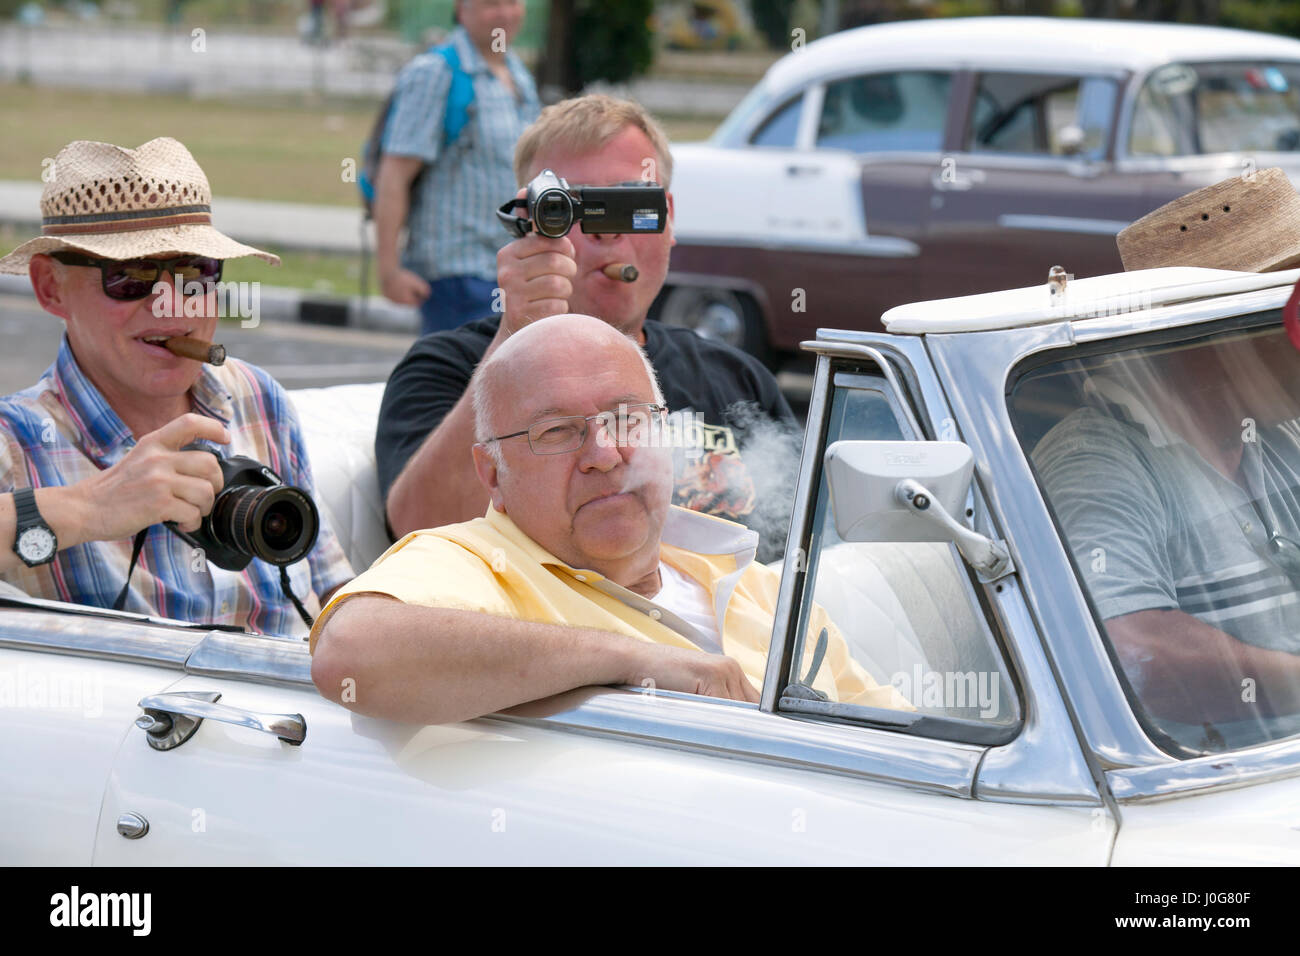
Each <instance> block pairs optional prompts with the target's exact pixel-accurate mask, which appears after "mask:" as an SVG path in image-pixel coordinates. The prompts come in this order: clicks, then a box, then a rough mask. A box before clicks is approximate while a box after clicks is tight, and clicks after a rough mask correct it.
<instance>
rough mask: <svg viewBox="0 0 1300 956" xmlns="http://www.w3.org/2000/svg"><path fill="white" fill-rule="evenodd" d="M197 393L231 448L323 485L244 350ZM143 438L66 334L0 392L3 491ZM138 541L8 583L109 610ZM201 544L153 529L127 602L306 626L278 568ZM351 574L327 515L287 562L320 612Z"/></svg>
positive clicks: (273, 391) (274, 392)
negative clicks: (20, 383)
mask: <svg viewBox="0 0 1300 956" xmlns="http://www.w3.org/2000/svg"><path fill="white" fill-rule="evenodd" d="M190 398H191V401H192V402H193V406H194V411H195V412H198V413H199V414H201V415H207V416H209V417H210V418H216V419H218V420H220V421H221V422H222V423H224V424H225V425H226V426H227V427H228V428H229V429H230V433H231V436H232V439H233V440H232V441H231V443H230V445H229V446H226V447H224V448H222V452H223V454H226V455H247V456H248V457H250V458H254V459H256V460H257V461H260V462H262V463H263V464H265V465H267V466H268V467H270V468H271V469H272V470H273V471H274V472H275V473H276V474H278V475H279V476H280V477H281V478H282V479H283V480H284V481H285V483H286V484H290V485H297V486H298V487H300V488H302V489H303V490H305V491H307V492H308V493H314V485H313V483H312V477H311V469H310V467H309V465H308V462H307V453H306V450H305V448H304V446H303V439H302V434H301V430H300V429H299V427H298V421H297V418H296V417H295V416H294V413H293V409H292V407H291V406H290V404H289V398H288V395H287V394H286V393H285V391H284V389H283V388H281V387H280V385H279V384H278V383H277V382H276V381H275V380H274V379H273V378H271V376H269V375H267V374H266V373H265V372H263V371H262V370H261V369H259V368H255V367H253V366H251V365H247V364H245V363H243V362H240V361H238V360H235V359H228V360H227V361H226V364H225V365H223V366H220V367H218V368H214V367H212V366H208V365H205V366H203V372H202V374H201V375H200V376H199V380H198V381H197V382H195V384H194V387H193V388H192V389H191V390H190ZM134 446H135V438H134V437H133V436H132V434H131V432H130V430H129V429H128V428H127V427H126V424H125V423H124V422H123V421H122V419H121V418H120V417H119V416H118V414H117V413H116V412H115V411H113V409H112V408H111V407H110V406H109V405H108V403H107V402H106V401H105V400H104V397H103V396H102V395H101V394H100V393H99V391H98V390H97V389H96V388H95V386H94V385H92V384H91V382H90V379H88V378H87V377H86V375H85V373H84V372H82V370H81V368H80V367H79V366H78V365H77V360H76V358H75V357H74V356H73V354H72V348H71V346H70V345H69V344H68V339H67V336H64V339H63V343H62V345H60V347H59V355H58V358H57V359H56V360H55V362H54V364H53V365H51V366H50V367H49V368H48V369H46V371H45V374H44V375H42V376H41V379H40V381H38V382H37V383H36V384H35V385H33V386H32V387H31V388H27V389H24V390H23V391H21V392H17V393H15V394H13V395H8V396H5V397H4V398H0V493H4V492H12V491H14V490H16V489H20V488H27V487H33V488H39V487H49V486H53V485H72V484H76V483H77V482H79V481H81V480H82V479H85V478H89V477H90V476H92V475H94V474H96V473H97V472H100V471H102V470H104V469H106V468H108V467H110V466H112V465H114V464H116V463H117V462H119V461H121V460H122V458H123V457H125V456H126V454H127V452H129V451H130V450H131V449H132V448H133V447H134ZM47 520H48V517H47ZM10 544H11V543H10V542H6V543H5V545H4V546H6V547H7V546H9V545H10ZM131 545H132V539H131V538H130V537H128V538H123V539H121V540H119V541H89V542H86V543H85V544H80V545H77V546H76V547H74V548H64V549H60V550H59V553H58V555H57V556H56V557H55V559H54V560H53V561H52V562H50V563H48V564H43V565H40V566H38V567H35V568H28V567H26V566H25V565H22V564H20V565H19V566H18V568H17V569H16V570H14V571H11V572H9V573H7V574H4V575H2V576H0V580H4V581H7V582H9V583H10V584H13V585H16V586H17V587H19V588H21V589H22V590H24V591H26V592H27V593H28V594H30V595H32V596H33V597H41V598H48V599H51V600H56V601H68V602H72V603H77V604H88V605H92V606H94V607H104V608H109V607H112V606H113V602H114V600H115V599H116V598H117V594H118V592H119V591H120V590H121V588H122V583H123V582H124V581H125V580H126V573H127V566H128V565H129V563H130V560H131ZM196 551H197V549H195V548H193V547H192V546H191V545H189V544H188V543H186V542H185V541H183V540H182V539H181V538H179V537H178V536H176V535H175V534H173V533H172V532H171V531H170V530H169V529H168V528H167V527H166V526H164V525H162V524H156V525H153V526H152V527H150V528H149V533H148V535H147V537H146V538H145V544H144V549H143V550H142V551H141V552H140V560H139V563H138V564H137V565H136V568H135V571H134V573H133V574H132V575H131V591H130V593H129V594H128V596H127V601H126V607H125V610H128V611H135V612H138V613H142V614H149V615H152V616H161V617H168V618H173V619H175V620H180V621H187V622H191V623H205V624H233V625H236V626H241V627H244V628H247V629H248V630H250V631H256V632H258V633H262V634H283V635H300V634H305V633H306V626H305V625H304V624H303V622H302V619H301V618H300V617H299V616H298V612H297V611H296V610H295V609H294V607H293V605H292V604H291V603H290V602H289V599H288V598H286V597H285V596H284V593H283V592H282V591H281V590H280V571H279V568H278V567H275V566H274V565H271V564H268V563H266V562H265V561H261V560H258V559H254V560H253V561H252V563H250V564H249V565H248V567H247V568H245V569H244V570H243V571H240V572H235V571H226V570H223V569H221V568H217V567H215V566H212V565H210V564H208V563H207V562H206V561H205V560H203V559H202V557H201V556H200V555H199V554H197V553H196ZM351 577H352V568H351V566H350V565H349V564H348V560H347V558H346V557H345V556H344V554H343V549H342V548H341V547H340V546H339V542H338V539H337V538H336V537H335V536H334V532H333V530H332V529H331V528H330V527H329V526H328V524H327V523H326V521H325V517H324V515H322V516H321V528H320V536H319V537H318V538H317V539H316V544H315V546H314V547H313V548H312V550H311V553H310V554H309V555H308V556H307V559H306V561H305V562H304V561H299V562H297V563H295V564H293V565H290V566H289V581H290V584H291V586H292V588H293V593H294V594H296V595H297V596H298V598H299V599H300V600H301V601H302V602H303V604H304V605H306V607H307V610H308V612H309V613H311V614H312V616H313V617H314V616H315V615H316V613H317V612H318V611H319V609H320V601H319V595H321V594H325V593H326V592H328V591H329V590H330V589H331V588H333V587H335V586H336V585H339V584H342V583H343V582H345V581H348V580H349V579H351Z"/></svg>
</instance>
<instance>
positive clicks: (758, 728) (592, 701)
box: [484, 688, 983, 797]
mask: <svg viewBox="0 0 1300 956" xmlns="http://www.w3.org/2000/svg"><path fill="white" fill-rule="evenodd" d="M484 719H488V720H500V721H505V722H509V723H517V724H526V725H531V726H536V727H542V728H547V729H563V730H567V731H570V732H574V733H584V734H593V735H596V736H601V737H614V738H618V739H623V740H627V741H632V742H637V743H648V744H657V745H660V746H666V747H669V748H671V749H673V750H681V751H686V752H693V753H700V754H704V755H708V756H717V757H732V758H741V759H746V760H755V761H759V762H762V763H770V764H775V765H777V766H780V767H784V768H788V769H805V770H821V771H830V772H833V773H840V774H844V775H847V776H852V777H858V778H862V779H865V780H872V781H877V782H880V783H887V784H892V785H896V786H904V787H909V788H912V789H917V790H925V791H929V792H933V793H942V794H947V795H949V796H954V797H970V795H971V783H972V781H973V779H974V774H975V769H976V767H977V766H978V765H979V759H980V756H981V754H982V753H983V748H981V747H976V746H972V745H970V744H958V743H950V742H943V741H933V740H928V739H925V738H922V737H907V736H904V735H901V734H891V733H888V732H884V731H877V730H872V729H870V728H866V727H844V726H840V725H836V724H828V723H823V722H811V721H804V720H800V719H797V718H792V717H783V716H777V715H775V714H770V713H763V712H761V711H759V710H758V709H757V708H755V707H754V705H752V704H742V703H738V702H734V701H721V700H713V699H706V698H700V697H694V696H692V695H689V694H673V693H671V692H665V691H657V692H655V693H653V694H650V693H646V692H644V691H642V690H641V689H639V688H628V689H612V688H582V689H579V690H574V691H569V692H568V693H565V694H559V695H557V696H555V697H551V698H548V699H547V700H544V701H535V702H534V703H532V704H523V705H520V706H519V707H514V708H511V709H510V710H509V711H505V712H502V713H499V714H492V715H489V716H488V717H486V718H484Z"/></svg>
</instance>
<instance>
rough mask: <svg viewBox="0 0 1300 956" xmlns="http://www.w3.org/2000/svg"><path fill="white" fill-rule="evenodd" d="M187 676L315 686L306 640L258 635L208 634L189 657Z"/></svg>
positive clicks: (187, 660)
mask: <svg viewBox="0 0 1300 956" xmlns="http://www.w3.org/2000/svg"><path fill="white" fill-rule="evenodd" d="M185 673H187V674H197V675H200V676H203V677H220V678H224V679H227V680H246V681H251V682H253V683H257V684H280V685H288V686H300V685H303V684H306V685H308V686H312V682H311V655H310V654H309V653H308V652H307V642H306V641H302V640H298V639H294V638H280V637H267V636H261V635H257V634H228V633H223V632H221V631H212V632H209V633H208V634H207V636H205V637H204V638H203V640H202V641H201V642H200V643H199V645H198V646H197V647H195V648H194V650H193V651H191V653H190V655H189V657H187V658H186V660H185Z"/></svg>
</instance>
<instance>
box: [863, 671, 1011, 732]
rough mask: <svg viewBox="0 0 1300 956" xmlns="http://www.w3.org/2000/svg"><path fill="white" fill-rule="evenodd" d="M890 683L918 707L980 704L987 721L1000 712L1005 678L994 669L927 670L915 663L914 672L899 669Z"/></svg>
mask: <svg viewBox="0 0 1300 956" xmlns="http://www.w3.org/2000/svg"><path fill="white" fill-rule="evenodd" d="M889 683H891V684H892V685H893V686H894V688H895V689H896V690H897V691H898V692H899V693H900V694H902V695H903V696H904V697H906V698H907V699H908V700H909V701H911V703H912V704H913V705H914V706H916V707H941V708H943V709H945V710H958V709H963V708H970V707H978V708H979V715H980V716H981V717H983V718H984V719H985V720H987V719H988V718H990V717H995V716H997V713H998V694H999V690H1000V688H1001V681H1000V680H999V675H998V674H997V673H996V672H994V671H927V670H924V669H923V668H922V667H921V665H920V664H913V665H912V671H911V673H908V672H907V671H897V672H896V673H895V674H894V675H893V676H892V677H890V678H889Z"/></svg>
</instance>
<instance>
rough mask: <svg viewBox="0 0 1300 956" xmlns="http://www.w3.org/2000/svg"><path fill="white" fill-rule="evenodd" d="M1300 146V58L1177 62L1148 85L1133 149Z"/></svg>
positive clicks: (1151, 152) (1137, 111)
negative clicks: (1257, 61)
mask: <svg viewBox="0 0 1300 956" xmlns="http://www.w3.org/2000/svg"><path fill="white" fill-rule="evenodd" d="M1251 150H1259V151H1262V152H1278V151H1281V152H1294V151H1296V150H1300V64H1296V63H1192V64H1185V63H1171V64H1169V65H1167V66H1163V67H1161V68H1160V69H1158V70H1156V71H1154V72H1153V73H1152V74H1151V75H1150V76H1149V77H1147V79H1146V82H1145V83H1144V84H1143V85H1142V90H1141V92H1140V93H1139V94H1138V100H1137V105H1136V106H1135V108H1134V111H1133V128H1132V130H1131V132H1130V134H1129V153H1130V154H1131V155H1133V156H1190V155H1196V154H1198V153H1227V152H1243V151H1251Z"/></svg>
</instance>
